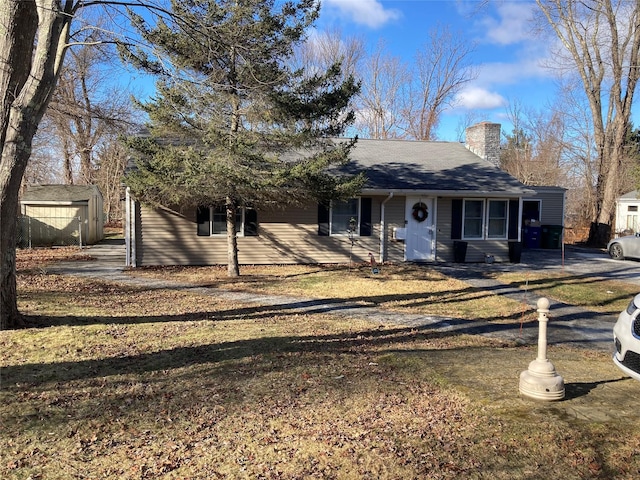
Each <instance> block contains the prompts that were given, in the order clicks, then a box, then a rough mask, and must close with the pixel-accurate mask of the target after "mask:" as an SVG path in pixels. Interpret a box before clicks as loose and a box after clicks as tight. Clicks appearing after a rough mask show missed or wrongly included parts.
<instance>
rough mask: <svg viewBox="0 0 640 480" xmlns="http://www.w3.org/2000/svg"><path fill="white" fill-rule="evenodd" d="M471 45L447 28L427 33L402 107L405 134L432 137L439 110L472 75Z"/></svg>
mask: <svg viewBox="0 0 640 480" xmlns="http://www.w3.org/2000/svg"><path fill="white" fill-rule="evenodd" d="M473 50H474V45H473V44H472V43H469V41H468V40H466V39H463V37H462V36H461V35H459V36H458V35H455V34H454V33H452V32H450V31H449V29H448V28H446V27H444V28H436V29H434V30H432V31H431V32H430V35H429V41H428V42H427V44H426V45H425V46H424V47H423V49H422V51H420V52H418V53H417V54H416V61H415V68H416V69H417V72H415V75H413V77H414V78H415V81H414V82H412V83H411V84H410V85H409V92H408V94H407V95H406V96H405V101H406V105H405V108H404V109H403V116H404V122H405V124H406V128H407V134H408V136H410V137H412V138H415V139H417V140H433V139H434V138H435V136H436V129H437V127H438V124H439V121H440V115H441V114H442V111H443V110H444V109H445V108H446V107H447V106H450V105H451V104H452V102H453V99H454V97H455V94H456V93H458V92H459V91H460V89H461V88H462V87H463V86H464V85H465V84H467V83H468V82H470V81H471V80H473V79H474V78H475V75H476V74H475V71H474V69H473V68H472V66H471V64H470V55H471V53H472V52H473Z"/></svg>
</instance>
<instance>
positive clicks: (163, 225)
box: [137, 199, 380, 266]
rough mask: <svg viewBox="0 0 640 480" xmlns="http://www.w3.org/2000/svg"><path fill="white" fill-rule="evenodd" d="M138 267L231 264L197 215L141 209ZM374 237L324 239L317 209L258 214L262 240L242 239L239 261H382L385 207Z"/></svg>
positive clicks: (375, 211) (375, 208)
mask: <svg viewBox="0 0 640 480" xmlns="http://www.w3.org/2000/svg"><path fill="white" fill-rule="evenodd" d="M141 218H142V222H141V224H140V226H139V228H140V231H139V235H138V245H137V247H138V249H137V259H138V265H140V266H145V265H221V264H226V263H227V237H226V235H224V236H209V237H199V236H197V235H196V222H195V220H196V213H195V209H190V210H185V211H183V212H177V211H172V210H169V209H152V208H149V207H144V206H143V207H142V208H141ZM372 224H373V232H372V236H370V237H359V236H357V237H355V240H356V241H355V244H354V245H353V248H351V241H350V239H349V237H347V236H331V237H329V236H319V235H318V216H317V206H316V205H309V206H308V207H307V208H302V207H289V208H287V209H286V210H276V211H258V236H255V237H249V236H247V237H242V236H239V237H238V261H239V262H240V263H241V264H244V265H253V264H287V263H345V262H348V261H349V258H350V255H351V259H352V261H354V262H367V261H369V252H371V253H373V254H374V255H375V256H376V257H377V252H378V251H379V233H380V228H379V225H380V201H379V200H378V199H374V201H373V205H372Z"/></svg>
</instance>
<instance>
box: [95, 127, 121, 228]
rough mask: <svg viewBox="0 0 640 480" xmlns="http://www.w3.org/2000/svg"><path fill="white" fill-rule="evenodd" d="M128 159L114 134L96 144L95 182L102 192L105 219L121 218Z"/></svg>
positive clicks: (109, 220)
mask: <svg viewBox="0 0 640 480" xmlns="http://www.w3.org/2000/svg"><path fill="white" fill-rule="evenodd" d="M128 159H129V151H128V150H127V149H126V148H125V147H124V146H123V145H122V143H121V142H119V141H118V139H117V138H116V137H115V136H111V137H110V138H108V139H105V140H103V142H102V143H101V144H100V145H99V146H98V148H97V151H96V166H97V168H96V174H95V178H94V180H95V183H96V185H98V188H99V189H100V192H101V193H102V199H103V208H104V212H105V215H106V220H107V221H108V222H112V221H115V220H118V219H121V218H122V208H121V205H122V202H121V198H122V194H123V188H122V180H123V177H124V173H125V168H126V166H127V161H128Z"/></svg>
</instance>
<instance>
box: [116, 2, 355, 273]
mask: <svg viewBox="0 0 640 480" xmlns="http://www.w3.org/2000/svg"><path fill="white" fill-rule="evenodd" d="M318 8H319V6H318V4H317V2H316V1H315V0H301V1H299V2H297V3H294V2H276V1H274V0H267V1H265V0H217V1H216V0H173V1H172V13H173V14H172V15H171V16H170V17H167V18H166V19H161V20H159V21H158V22H156V23H155V25H153V26H150V25H149V24H148V22H147V20H145V19H144V18H142V17H139V16H134V15H132V19H133V23H134V25H135V26H136V27H137V29H138V31H139V32H140V34H141V36H142V37H143V38H144V39H145V40H146V41H147V42H149V44H150V45H153V47H154V52H155V54H154V55H147V54H144V53H143V52H142V51H141V50H139V49H138V50H135V51H132V50H128V51H125V50H123V53H124V55H126V56H127V57H128V58H129V59H130V60H131V61H132V62H134V63H135V64H136V65H137V66H138V67H140V68H142V69H144V70H145V71H147V72H151V73H153V74H154V75H157V76H158V81H157V84H156V87H157V94H156V96H155V97H154V98H153V99H151V100H150V101H147V102H144V103H142V104H141V106H142V108H143V109H144V110H145V111H146V112H147V114H148V115H149V118H150V123H149V131H150V134H151V135H150V138H145V139H143V138H137V139H133V140H132V141H130V146H131V147H133V148H134V149H135V150H137V152H138V153H139V156H140V158H141V159H142V161H139V162H138V168H137V170H135V171H134V172H132V173H131V174H130V175H129V177H128V180H127V183H128V185H129V186H130V187H131V189H132V191H133V193H134V194H135V195H136V196H137V197H138V198H139V199H141V200H142V201H144V202H147V203H150V204H152V205H167V206H169V205H171V206H175V205H178V206H194V207H196V206H212V207H222V206H224V209H225V212H226V219H227V238H228V273H229V275H230V276H237V275H239V266H238V255H237V252H238V249H237V242H236V223H235V219H236V212H237V211H238V209H239V208H244V207H248V206H251V207H262V208H264V207H269V206H284V205H286V204H290V203H292V202H298V203H300V202H304V201H308V200H310V199H312V198H313V199H316V200H319V201H323V200H324V201H326V200H328V199H330V198H346V197H349V196H353V195H355V194H356V193H357V191H358V190H359V189H360V188H361V186H362V184H363V180H364V179H363V177H362V176H356V177H337V176H334V175H330V174H329V172H328V170H329V169H330V167H331V166H333V165H339V164H344V163H345V162H347V161H348V154H349V151H350V149H351V148H352V147H353V146H354V144H355V141H356V139H352V140H348V141H347V140H345V141H340V142H338V141H336V140H335V138H336V137H339V136H340V135H342V134H343V133H344V131H345V129H346V128H347V126H348V125H349V124H350V123H352V122H353V120H354V114H353V112H352V111H349V103H350V100H351V98H352V97H353V95H355V94H356V93H357V92H358V90H359V84H357V83H356V82H355V80H354V79H353V77H349V78H347V79H346V80H341V78H342V76H341V69H340V64H339V63H336V64H335V65H333V66H332V67H330V68H329V69H328V70H327V71H324V72H305V71H301V70H297V71H293V70H292V69H291V68H290V67H289V65H290V62H289V61H290V59H291V54H292V52H293V49H294V46H295V45H296V44H298V43H300V42H302V41H304V38H305V31H306V30H307V29H308V28H309V27H310V26H311V25H312V24H313V22H314V21H315V20H316V18H317V16H318Z"/></svg>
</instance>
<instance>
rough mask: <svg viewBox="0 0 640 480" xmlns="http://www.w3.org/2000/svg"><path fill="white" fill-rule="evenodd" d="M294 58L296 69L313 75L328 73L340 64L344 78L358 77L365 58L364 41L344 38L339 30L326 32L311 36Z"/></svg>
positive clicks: (357, 38) (298, 47)
mask: <svg viewBox="0 0 640 480" xmlns="http://www.w3.org/2000/svg"><path fill="white" fill-rule="evenodd" d="M294 53H295V55H294V57H293V58H292V64H293V66H294V68H299V69H302V70H304V71H305V72H306V73H307V74H309V75H313V74H316V73H318V72H326V71H327V69H329V68H330V67H331V66H332V65H333V64H334V63H336V62H340V64H341V68H342V70H341V74H342V78H343V79H346V78H348V77H349V76H354V77H356V78H357V77H358V76H359V75H358V70H359V68H360V63H361V62H362V59H363V58H364V56H365V48H364V39H362V38H361V37H358V36H353V35H352V36H348V37H343V36H342V32H341V31H340V30H339V29H333V30H325V31H320V32H317V33H316V34H315V35H310V36H309V37H308V39H307V40H306V41H305V42H304V43H301V44H300V45H297V46H296V48H295V52H294Z"/></svg>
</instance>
